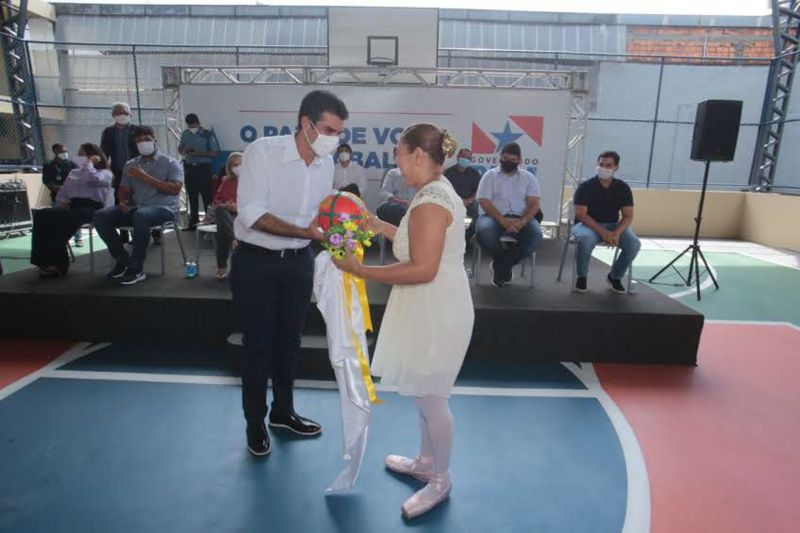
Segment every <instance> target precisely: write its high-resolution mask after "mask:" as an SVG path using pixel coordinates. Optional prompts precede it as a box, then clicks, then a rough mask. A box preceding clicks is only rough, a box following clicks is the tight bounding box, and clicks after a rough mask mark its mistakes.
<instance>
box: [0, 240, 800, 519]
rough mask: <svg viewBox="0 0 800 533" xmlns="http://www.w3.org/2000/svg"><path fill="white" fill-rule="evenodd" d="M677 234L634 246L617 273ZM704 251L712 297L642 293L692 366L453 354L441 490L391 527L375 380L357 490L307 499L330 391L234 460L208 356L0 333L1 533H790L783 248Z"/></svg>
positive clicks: (386, 447) (799, 284) (791, 324)
mask: <svg viewBox="0 0 800 533" xmlns="http://www.w3.org/2000/svg"><path fill="white" fill-rule="evenodd" d="M683 246H685V243H684V242H682V241H676V240H657V241H656V240H645V241H644V249H643V251H642V253H641V254H640V256H639V258H638V259H637V262H636V265H635V266H636V268H635V272H634V276H635V277H636V278H638V279H645V278H647V277H649V275H651V274H652V273H654V272H655V271H656V270H657V269H658V268H659V267H660V266H661V265H663V264H664V263H666V261H667V260H669V259H670V258H671V257H672V256H673V255H674V251H675V250H680V249H682V247H683ZM704 250H705V251H706V253H707V256H708V259H709V260H710V262H711V264H712V266H713V268H714V269H715V271H716V273H717V275H718V277H719V281H720V283H721V284H722V287H723V288H722V290H720V291H718V292H717V291H714V290H713V289H712V288H709V287H704V291H703V300H702V301H701V302H700V303H697V302H696V301H695V299H694V296H693V294H691V293H687V292H686V291H685V290H684V289H682V288H678V287H670V286H658V288H659V290H662V291H664V292H666V293H669V294H674V295H675V297H676V298H679V299H680V301H682V302H684V303H686V304H687V305H689V306H691V307H693V308H695V309H697V310H699V311H701V312H703V313H704V314H705V315H706V319H707V323H706V326H705V329H704V333H703V337H702V340H701V346H700V353H699V356H698V360H699V366H698V367H696V368H686V367H654V366H637V365H585V364H584V365H580V366H579V365H574V364H537V365H533V364H530V365H487V364H485V363H484V364H470V365H467V366H465V368H464V369H463V371H462V374H461V376H460V378H459V381H458V383H457V388H456V391H455V393H454V395H453V398H452V409H453V412H454V415H455V419H456V443H455V449H454V456H453V464H452V475H453V479H454V489H453V492H452V496H451V498H450V500H449V501H448V502H447V503H445V504H444V505H442V506H440V507H439V508H437V509H436V510H435V511H433V512H431V513H430V514H428V515H426V516H424V517H422V518H419V519H417V520H415V521H412V522H405V521H404V520H403V519H402V518H401V516H400V503H401V502H402V501H403V500H404V499H405V498H407V497H408V496H410V495H411V494H412V493H413V491H414V490H416V489H417V488H418V486H419V484H418V483H417V482H413V481H409V480H405V479H401V478H399V477H396V476H394V475H392V474H390V473H388V472H386V471H385V470H384V469H383V466H382V460H383V456H384V455H386V454H387V453H404V454H413V453H414V452H415V449H416V446H417V419H416V412H415V410H414V407H413V406H412V404H411V402H409V401H408V400H407V399H404V398H402V397H400V396H398V395H396V394H394V393H392V392H390V391H382V392H381V393H380V395H381V397H382V398H383V399H384V401H385V402H384V403H383V404H381V405H377V406H375V407H374V409H373V418H372V423H371V426H370V437H369V444H368V451H367V455H366V458H365V461H364V466H363V468H362V471H361V477H360V478H359V480H358V484H357V486H356V488H355V489H354V490H353V491H351V492H350V493H347V494H341V495H336V496H328V497H326V496H324V495H323V490H324V488H325V487H326V486H327V485H328V484H329V483H330V482H331V481H332V480H333V478H334V477H335V476H336V474H337V473H338V472H339V470H340V468H341V466H342V462H341V459H340V456H339V453H340V449H341V431H340V428H339V420H338V418H339V415H338V409H339V404H338V396H337V393H336V392H335V391H334V390H332V388H331V387H332V384H331V383H328V382H310V381H308V382H300V383H298V390H297V391H296V395H295V396H296V399H295V401H296V404H297V405H296V408H297V410H298V412H300V413H303V414H306V415H308V416H311V417H313V418H315V419H317V420H319V421H320V422H321V423H322V425H323V428H324V431H323V434H322V436H321V437H319V438H317V439H312V440H297V439H292V438H288V437H283V436H282V435H279V434H276V433H273V434H272V436H273V452H272V455H271V456H270V457H268V458H267V459H266V460H254V459H253V458H252V457H250V456H249V454H248V453H247V451H246V450H245V447H244V431H243V421H242V420H241V408H240V393H239V388H238V385H237V384H238V380H237V379H236V378H235V377H233V376H232V375H231V372H230V370H229V368H230V367H229V365H228V363H227V362H226V361H225V360H224V357H223V356H222V354H220V353H218V350H217V349H216V348H210V347H204V346H183V347H181V348H179V349H177V348H168V347H159V346H147V345H123V344H114V345H108V344H98V345H89V344H87V343H79V344H71V343H57V342H44V341H0V354H2V355H0V531H14V532H17V531H19V532H38V531H42V532H44V531H47V532H52V531H58V532H95V531H97V532H117V531H120V532H123V531H131V532H134V531H135V532H143V531H148V532H149V531H165V532H166V531H169V532H183V531H187V532H189V531H191V532H198V531H248V532H249V531H270V532H284V531H286V532H289V531H291V532H294V531H298V532H300V531H302V532H317V531H319V532H327V531H342V532H362V531H363V532H384V531H386V532H388V531H405V530H406V529H407V528H410V529H414V530H418V531H454V532H466V531H476V532H484V531H492V532H499V531H510V532H534V531H535V532H550V531H553V532H587V533H588V532H591V533H597V532H618V531H623V530H624V531H629V532H635V533H638V532H647V531H653V532H668V533H673V532H702V533H714V532H725V533H732V532H790V531H791V532H794V531H797V530H798V524H800V507H799V506H797V504H796V500H797V497H796V493H797V491H796V487H797V481H798V479H800V454H798V452H797V451H796V443H797V442H800V422H798V420H800V395H798V394H797V392H796V391H797V376H798V375H799V374H800V304H798V300H797V295H798V294H800V261H799V260H798V257H797V255H795V254H791V253H785V252H782V251H779V250H771V249H767V248H764V247H760V246H757V245H751V244H748V243H737V242H705V243H704ZM608 255H610V254H609V253H608V252H607V251H606V250H602V249H600V250H598V252H597V256H598V257H599V258H601V259H609V258H608V257H607V256H608ZM590 290H605V287H590ZM632 297H634V298H635V295H634V296H632ZM47 320H57V317H43V327H46V321H47Z"/></svg>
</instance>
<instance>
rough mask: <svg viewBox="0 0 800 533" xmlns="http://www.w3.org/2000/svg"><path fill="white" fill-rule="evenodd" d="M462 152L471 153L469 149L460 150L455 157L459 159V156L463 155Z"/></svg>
mask: <svg viewBox="0 0 800 533" xmlns="http://www.w3.org/2000/svg"><path fill="white" fill-rule="evenodd" d="M464 152H469V153H472V150H470V149H469V148H462V149H461V150H459V151H458V154H457V157H460V156H461V154H463V153H464Z"/></svg>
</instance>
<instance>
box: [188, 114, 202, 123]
mask: <svg viewBox="0 0 800 533" xmlns="http://www.w3.org/2000/svg"><path fill="white" fill-rule="evenodd" d="M186 123H187V124H200V117H198V116H197V115H195V114H194V113H189V114H188V115H186Z"/></svg>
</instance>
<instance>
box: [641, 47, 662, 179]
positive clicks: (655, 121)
mask: <svg viewBox="0 0 800 533" xmlns="http://www.w3.org/2000/svg"><path fill="white" fill-rule="evenodd" d="M663 79H664V56H661V65H659V67H658V89H657V90H656V109H655V114H654V115H653V132H652V134H651V135H650V159H649V160H648V162H647V183H646V185H645V186H646V188H648V189H649V188H650V176H651V175H652V173H653V151H654V150H655V146H656V128H657V127H658V111H659V108H660V107H661V83H662V80H663Z"/></svg>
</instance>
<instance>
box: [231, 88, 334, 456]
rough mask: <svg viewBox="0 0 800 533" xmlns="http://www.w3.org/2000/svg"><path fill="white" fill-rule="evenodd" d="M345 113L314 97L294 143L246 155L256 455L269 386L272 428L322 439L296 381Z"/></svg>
mask: <svg viewBox="0 0 800 533" xmlns="http://www.w3.org/2000/svg"><path fill="white" fill-rule="evenodd" d="M347 117H348V112H347V108H346V107H345V105H344V103H343V102H342V101H341V100H339V98H337V97H336V96H335V95H333V94H332V93H330V92H328V91H312V92H310V93H308V94H307V95H306V96H305V97H304V98H303V101H302V103H301V104H300V112H299V113H298V120H297V131H296V133H295V134H294V135H283V136H279V137H262V138H260V139H258V140H256V141H255V142H253V143H252V144H251V145H250V146H248V147H247V149H246V150H245V151H244V156H243V157H242V168H241V171H240V175H239V184H238V188H237V200H238V206H237V207H238V211H239V214H238V216H237V217H236V221H235V223H234V232H235V234H236V239H237V240H238V241H239V245H238V247H237V249H236V252H235V253H234V255H233V259H232V264H231V274H230V279H231V290H232V292H233V302H234V305H235V306H236V308H237V310H238V311H239V314H240V316H241V320H242V329H243V332H244V351H245V362H244V368H243V370H242V405H243V408H244V416H245V420H246V421H247V447H248V449H249V450H250V453H252V454H253V455H256V456H264V455H267V454H269V453H270V450H271V447H270V440H269V436H268V435H267V428H266V426H265V425H264V420H265V418H266V416H267V379H269V378H272V390H273V402H272V410H271V411H270V413H269V425H270V427H273V428H283V429H287V430H289V431H292V432H294V433H296V434H298V435H303V436H312V435H317V434H319V433H320V432H321V431H322V428H321V427H320V425H319V424H317V423H316V422H314V421H313V420H309V419H307V418H303V417H301V416H299V415H298V414H297V413H295V411H294V404H293V376H294V371H295V356H296V354H297V351H298V350H299V348H300V335H301V333H302V331H303V327H304V325H305V320H306V316H307V314H308V308H309V304H310V302H311V291H312V286H313V278H314V262H313V261H314V258H313V256H312V253H311V250H310V248H309V245H310V243H311V241H312V240H316V241H321V240H322V239H323V234H322V233H321V232H320V230H319V228H317V226H316V215H317V208H318V206H319V203H320V202H321V201H322V200H323V199H324V198H325V197H326V196H327V195H328V194H330V193H331V192H333V173H334V168H333V167H334V164H333V158H332V157H331V153H332V152H333V151H334V150H335V149H336V147H337V146H338V145H339V137H340V135H341V134H342V132H343V131H344V121H345V120H347Z"/></svg>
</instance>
